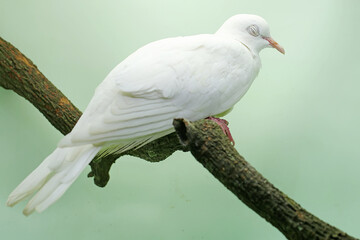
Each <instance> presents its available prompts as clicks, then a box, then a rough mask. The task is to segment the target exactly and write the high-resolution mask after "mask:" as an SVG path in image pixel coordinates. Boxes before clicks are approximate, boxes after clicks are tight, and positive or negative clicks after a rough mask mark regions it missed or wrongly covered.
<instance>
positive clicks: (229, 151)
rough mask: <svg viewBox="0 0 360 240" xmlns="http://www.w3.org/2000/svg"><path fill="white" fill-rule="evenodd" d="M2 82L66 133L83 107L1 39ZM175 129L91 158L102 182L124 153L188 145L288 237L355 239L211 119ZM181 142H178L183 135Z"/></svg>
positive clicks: (148, 156)
mask: <svg viewBox="0 0 360 240" xmlns="http://www.w3.org/2000/svg"><path fill="white" fill-rule="evenodd" d="M0 86H2V87H4V88H6V89H10V90H13V91H15V92H16V93H17V94H19V95H20V96H22V97H24V98H25V99H27V100H28V101H29V102H31V103H32V104H33V105H34V106H35V107H36V108H37V109H38V110H39V111H40V112H41V113H42V114H43V115H44V116H45V117H46V118H47V119H48V121H49V122H50V123H51V124H52V125H53V126H54V127H55V128H56V129H58V130H59V131H60V132H61V133H63V134H67V133H69V132H70V131H71V129H72V128H73V127H74V125H75V124H76V122H77V120H78V119H79V117H80V116H81V112H80V111H79V110H78V109H77V108H76V107H75V106H74V105H73V104H72V103H71V102H70V101H69V100H68V99H67V98H66V97H65V96H64V95H63V94H62V93H61V92H60V91H59V90H58V89H57V88H56V87H55V86H54V85H53V84H52V83H51V82H50V81H49V80H48V79H47V78H46V77H45V76H44V75H43V74H42V73H41V72H40V71H39V70H38V68H37V67H36V66H35V65H34V64H33V63H32V62H31V61H30V60H29V59H28V58H26V57H25V56H24V55H23V54H22V53H21V52H20V51H19V50H17V49H16V48H15V47H14V46H12V45H11V44H10V43H8V42H6V41H5V40H3V39H2V38H0ZM174 127H175V129H176V133H173V134H170V135H168V136H165V137H162V138H160V139H158V140H156V141H153V142H151V143H149V144H147V145H146V146H144V147H142V148H140V149H138V150H131V151H128V152H125V153H122V154H120V155H110V156H108V157H106V158H100V157H98V156H96V157H95V159H94V160H93V161H92V162H91V163H90V165H91V168H92V171H91V173H89V176H91V177H94V182H95V184H96V185H98V186H101V187H103V186H105V185H106V183H107V182H108V180H109V174H108V172H109V170H110V167H111V165H112V164H113V163H114V162H115V160H116V159H117V158H118V157H120V156H122V155H132V156H136V157H140V158H142V159H145V160H147V161H151V162H157V161H161V160H164V159H166V158H167V157H168V156H170V155H171V154H172V153H173V152H174V151H176V150H182V151H186V150H190V151H191V153H192V154H193V156H194V157H195V158H196V159H197V160H198V161H199V162H200V163H201V164H202V165H203V166H204V167H205V168H206V169H208V170H209V171H210V172H211V173H212V174H213V175H214V176H215V177H216V178H217V179H218V180H219V181H220V182H222V183H223V184H224V186H225V187H227V188H228V189H229V190H230V191H232V192H233V193H234V194H235V195H236V196H237V197H238V198H239V199H240V200H242V201H243V202H244V203H245V204H246V205H247V206H249V207H250V208H251V209H253V210H254V211H255V212H257V213H258V214H259V215H260V216H262V217H263V218H265V219H266V220H267V221H268V222H270V223H271V224H272V225H273V226H275V227H276V228H277V229H279V230H280V231H281V232H282V233H283V234H284V235H285V236H286V237H287V238H288V239H329V240H330V239H332V240H340V239H341V240H342V239H344V240H345V239H346V240H350V239H355V238H353V237H351V236H349V235H347V234H346V233H344V232H342V231H341V230H339V229H337V228H335V227H333V226H330V225H329V224H327V223H325V222H323V221H322V220H320V219H319V218H317V217H315V216H314V215H312V214H311V213H309V212H307V211H306V210H305V209H303V208H301V206H300V205H299V204H297V203H296V202H295V201H294V200H292V199H290V198H289V197H287V196H286V195H285V194H284V193H282V192H281V191H279V190H278V189H277V188H275V187H274V186H273V185H272V184H271V183H269V182H268V181H267V180H266V179H265V178H264V177H263V176H261V174H260V173H258V172H257V171H256V170H255V169H254V168H253V167H252V166H250V165H249V163H247V162H246V161H245V160H244V158H243V157H241V156H240V155H239V153H238V152H237V151H236V150H235V149H234V148H233V146H232V145H231V144H230V142H229V141H228V139H227V138H226V137H225V136H224V134H223V133H222V132H221V130H220V128H219V127H218V126H217V125H216V124H214V123H212V122H211V121H208V120H200V121H197V122H194V123H191V122H188V121H186V120H182V119H177V120H174ZM179 138H180V140H181V142H182V144H180V143H179V140H178V139H179Z"/></svg>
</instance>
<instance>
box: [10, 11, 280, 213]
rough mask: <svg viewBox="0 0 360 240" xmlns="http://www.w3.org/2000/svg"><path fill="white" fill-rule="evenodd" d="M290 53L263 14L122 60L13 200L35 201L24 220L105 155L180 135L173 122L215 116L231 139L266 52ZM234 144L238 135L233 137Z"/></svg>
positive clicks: (174, 39) (150, 46)
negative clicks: (236, 109)
mask: <svg viewBox="0 0 360 240" xmlns="http://www.w3.org/2000/svg"><path fill="white" fill-rule="evenodd" d="M267 47H270V48H274V49H276V50H278V51H279V52H281V53H283V54H285V51H284V48H283V47H281V46H280V45H279V44H278V43H277V42H276V41H275V40H274V39H273V38H272V37H271V35H270V30H269V25H268V23H267V22H266V21H265V20H264V19H263V18H262V17H260V16H257V15H251V14H238V15H235V16H232V17H230V18H229V19H228V20H226V21H225V22H224V23H223V24H222V25H221V26H220V28H219V29H218V30H217V31H216V32H215V33H213V34H198V35H192V36H179V37H171V38H166V39H162V40H158V41H155V42H151V43H149V44H147V45H145V46H143V47H141V48H139V49H138V50H136V51H135V52H134V53H132V54H131V55H129V56H128V57H127V58H125V59H124V60H123V61H122V62H120V63H119V64H118V65H117V66H116V67H115V68H114V69H113V70H112V71H111V72H110V73H109V74H108V75H107V76H106V78H105V79H104V80H103V81H102V82H101V83H100V85H99V86H98V87H97V88H96V90H95V93H94V96H93V97H92V99H91V100H90V103H89V104H88V106H87V107H86V109H85V111H84V112H83V114H82V116H81V117H80V119H79V120H78V122H77V123H76V125H75V127H74V128H73V129H72V131H71V132H70V133H69V134H67V135H66V136H64V137H63V138H62V139H61V140H60V142H59V143H58V145H57V147H56V149H55V150H54V151H53V152H52V153H51V154H50V155H49V156H48V157H46V158H45V160H44V161H43V162H42V163H41V164H40V165H39V166H38V167H37V168H36V169H35V170H34V171H33V172H31V173H30V175H29V176H27V177H26V178H25V179H24V180H23V181H22V182H21V183H20V184H19V185H18V186H17V187H16V188H15V189H14V190H13V191H12V193H11V194H10V195H9V197H8V200H7V205H8V206H14V205H15V204H17V203H18V202H20V201H22V200H24V199H26V198H28V197H29V196H31V195H33V196H32V198H31V199H30V200H29V201H28V203H27V205H26V206H25V208H24V210H23V214H24V215H26V216H27V215H30V214H31V213H33V212H34V211H37V212H42V211H44V210H45V209H47V208H48V207H49V206H50V205H52V204H53V203H54V202H56V201H57V200H58V199H59V198H60V197H61V196H62V195H63V194H64V193H65V191H66V190H67V189H68V188H69V187H70V185H72V184H73V182H74V181H75V180H76V179H77V178H78V176H79V175H80V173H81V172H82V171H83V170H84V169H85V167H86V166H87V165H88V164H89V163H90V162H91V160H92V159H93V158H94V157H95V156H96V155H97V154H98V155H100V156H106V155H109V154H111V153H121V152H124V151H127V150H129V149H136V148H140V147H142V146H144V145H145V144H147V143H149V142H151V141H153V140H155V139H157V138H160V137H162V136H165V135H167V134H170V133H172V132H174V131H175V130H174V127H173V125H172V122H173V119H175V118H185V119H188V120H190V121H196V120H199V119H204V118H209V119H211V120H214V121H216V122H217V123H218V124H219V125H220V126H221V127H222V129H223V130H224V132H225V133H227V131H228V130H227V129H226V126H225V125H226V123H227V122H226V121H225V120H222V119H219V117H222V116H224V115H226V114H227V113H229V112H230V111H231V110H232V108H233V106H234V105H235V104H236V103H237V102H238V101H239V100H240V99H241V98H242V97H243V95H244V94H245V93H246V92H247V90H248V89H249V87H250V85H251V84H252V82H253V81H254V79H255V78H256V76H257V75H258V73H259V70H260V68H261V60H260V56H259V53H260V51H261V50H262V49H264V48H267ZM227 135H228V136H229V138H230V140H231V141H233V140H232V137H231V135H229V134H227Z"/></svg>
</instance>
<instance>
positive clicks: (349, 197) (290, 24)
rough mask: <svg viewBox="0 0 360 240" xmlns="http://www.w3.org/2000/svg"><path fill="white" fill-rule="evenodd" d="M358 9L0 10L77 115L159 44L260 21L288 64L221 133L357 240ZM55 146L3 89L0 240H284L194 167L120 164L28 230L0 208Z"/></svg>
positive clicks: (181, 156) (220, 3)
mask: <svg viewBox="0 0 360 240" xmlns="http://www.w3.org/2000/svg"><path fill="white" fill-rule="evenodd" d="M359 10H360V1H358V0H319V1H313V0H311V1H310V0H303V1H285V0H274V1H260V0H253V1H243V0H212V1H204V0H198V1H193V0H191V1H190V0H182V1H179V0H178V1H175V0H166V1H165V0H136V1H134V0H132V1H130V0H127V1H125V0H123V1H115V0H113V1H110V0H104V1H100V0H98V1H95V0H93V1H89V0H88V1H85V0H81V1H80V0H79V1H70V0H64V1H55V0H53V1H49V0H32V1H26V0H16V1H14V0H0V34H1V35H0V36H1V37H3V38H4V39H5V40H7V41H9V42H11V43H12V44H13V45H14V46H15V47H17V48H18V49H19V50H20V51H22V52H23V53H24V54H25V55H26V56H27V57H28V58H30V59H31V60H32V61H33V62H34V63H35V64H36V65H37V66H38V68H39V69H40V70H41V71H42V72H43V73H44V75H45V76H46V77H48V78H49V80H50V81H52V82H53V83H54V84H55V85H56V86H57V87H58V88H59V89H60V90H61V91H63V93H64V94H65V95H66V96H67V97H69V99H70V100H71V101H72V102H73V103H74V104H75V105H76V106H77V107H78V108H79V109H80V110H84V109H85V107H86V105H87V103H88V102H89V100H90V98H91V97H92V95H93V92H94V89H95V87H96V86H97V85H98V84H99V83H100V82H101V81H102V80H103V79H104V77H105V76H106V75H107V73H108V72H109V71H110V70H111V69H112V68H113V67H114V66H116V65H117V64H118V63H119V62H120V61H122V60H123V59H124V58H125V57H126V56H128V55H129V54H131V53H132V52H133V51H135V50H136V49H138V48H139V47H141V46H143V45H145V44H147V43H149V42H151V41H154V40H158V39H161V38H166V37H172V36H179V35H193V34H198V33H213V32H215V31H216V30H217V29H218V28H219V27H220V25H221V24H222V23H223V22H224V21H225V20H226V19H227V18H229V17H230V16H232V15H235V14H238V13H253V14H258V15H260V16H262V17H264V18H265V19H266V20H267V21H268V23H269V24H270V27H271V32H272V36H273V38H274V39H275V40H276V41H278V42H279V43H280V44H281V45H282V46H283V47H284V48H285V50H286V55H285V56H283V55H281V54H280V53H278V52H277V51H274V50H270V49H265V50H264V51H263V52H262V53H261V57H262V63H263V67H262V70H261V71H260V74H259V76H258V78H257V79H256V81H255V82H254V84H253V85H252V87H251V88H250V90H249V92H248V93H247V94H246V95H245V97H244V98H243V99H242V100H241V101H240V102H239V103H238V104H237V105H236V107H235V109H234V110H233V112H231V113H230V114H229V115H228V116H227V117H226V119H227V120H229V122H230V128H231V130H232V134H233V136H234V139H235V142H236V148H237V150H238V151H239V152H240V153H241V154H242V155H243V156H244V157H245V158H246V159H247V160H248V161H249V162H250V163H251V164H252V165H253V166H254V167H255V168H256V169H257V170H258V171H259V172H260V173H262V174H263V175H264V176H265V177H266V178H267V179H269V181H270V182H272V183H273V184H274V185H275V186H276V187H278V188H279V189H281V190H282V191H283V192H285V193H286V194H288V195H289V196H290V197H291V198H293V199H294V200H296V201H297V202H298V203H300V204H301V205H302V206H303V207H304V208H305V209H307V210H308V211H310V212H312V213H314V214H315V215H317V216H318V217H320V218H321V219H323V220H325V221H327V222H329V223H330V224H332V225H335V226H337V227H338V228H340V229H342V230H343V231H346V232H347V233H349V234H351V235H354V236H356V237H360V228H359V226H360V223H359V221H358V219H359V215H360V191H359V189H360V179H359V168H360V161H359V158H360V150H359V143H360V126H359V122H360V109H359V102H360V94H359V90H360V68H359V66H360V65H359V63H360V60H359V56H360V47H359V37H360V33H359V23H360V15H359ZM60 138H61V134H60V133H59V132H58V131H57V130H56V129H55V128H53V127H52V126H51V125H50V124H49V122H48V121H47V120H46V119H45V118H44V117H43V116H42V115H41V114H40V113H39V112H38V111H37V110H36V109H35V108H34V107H33V106H32V105H31V104H30V103H28V102H27V101H25V100H24V99H22V98H21V97H19V96H17V95H16V94H15V93H14V92H11V91H7V90H4V89H2V88H0V151H1V168H0V176H1V181H0V232H1V235H2V236H3V237H4V239H5V238H6V239H21V238H23V239H88V240H91V239H99V238H101V239H207V240H211V239H214V240H215V239H267V240H269V239H276V240H278V239H285V238H284V236H283V235H282V234H281V233H280V232H279V231H278V230H276V229H275V228H274V227H272V226H271V225H270V224H269V223H267V222H266V221H265V220H263V219H262V218H261V217H259V216H258V215H257V214H255V213H254V212H253V211H252V210H250V209H249V208H248V207H246V206H245V205H244V204H243V203H242V202H241V201H239V200H238V199H237V198H236V197H235V196H234V195H233V194H232V193H231V192H229V191H228V190H227V189H226V188H224V187H223V186H222V184H221V183H219V182H218V181H217V180H216V179H214V177H213V176H212V175H211V174H210V173H209V172H207V170H206V169H204V168H203V167H202V166H201V165H200V164H199V163H198V162H196V160H194V159H193V158H192V156H191V155H190V154H189V153H181V152H177V153H175V154H174V155H173V156H171V157H170V158H168V159H166V160H165V161H163V162H160V163H148V162H145V161H143V160H141V159H136V158H132V157H123V158H121V159H119V160H118V161H117V163H116V164H115V165H114V166H113V168H112V169H111V180H110V182H109V184H108V185H107V186H106V187H105V188H103V189H101V188H98V187H96V186H95V185H94V184H93V182H92V179H88V178H87V177H86V174H87V173H88V171H89V169H90V168H87V169H86V171H85V172H84V173H83V174H82V175H81V176H80V178H79V179H78V181H76V182H75V184H73V186H72V187H71V188H70V189H69V190H68V192H67V193H66V194H65V195H64V196H63V197H62V198H61V199H60V200H59V201H58V202H57V203H56V204H54V205H53V206H51V207H50V208H49V209H48V210H47V211H45V212H44V213H42V214H36V213H35V214H34V215H32V216H30V217H28V218H26V217H24V216H23V215H22V214H21V211H22V208H23V207H24V206H25V203H20V204H19V205H18V206H16V207H14V208H8V207H6V206H5V201H6V199H7V196H8V194H9V193H10V192H11V191H12V190H13V188H14V187H15V186H17V184H18V183H20V181H21V180H23V178H24V177H25V176H27V174H28V173H29V172H31V171H32V170H33V169H34V168H35V167H36V166H37V165H38V164H39V163H40V162H41V161H42V160H43V159H44V158H45V157H46V156H47V155H48V154H49V153H51V152H52V151H53V149H54V148H55V146H56V144H57V142H58V141H59V140H60Z"/></svg>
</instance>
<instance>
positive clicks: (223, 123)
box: [206, 117, 235, 146]
mask: <svg viewBox="0 0 360 240" xmlns="http://www.w3.org/2000/svg"><path fill="white" fill-rule="evenodd" d="M206 119H209V120H211V121H214V122H215V123H216V124H217V125H219V126H220V127H221V129H222V131H223V132H224V134H225V135H226V136H227V137H228V138H229V140H230V142H231V144H232V145H233V146H234V145H235V141H234V139H233V137H232V136H231V133H230V129H229V127H228V125H229V122H228V121H226V120H225V119H221V118H216V117H207V118H206Z"/></svg>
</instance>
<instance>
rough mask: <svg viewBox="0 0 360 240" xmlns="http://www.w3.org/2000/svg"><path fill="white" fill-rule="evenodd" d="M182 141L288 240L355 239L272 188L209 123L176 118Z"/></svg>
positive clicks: (228, 186) (218, 130)
mask: <svg viewBox="0 0 360 240" xmlns="http://www.w3.org/2000/svg"><path fill="white" fill-rule="evenodd" d="M174 127H175V129H176V132H177V133H178V136H179V137H180V140H181V142H182V143H183V144H184V145H185V146H186V147H187V148H189V149H190V151H191V153H192V155H193V156H194V157H195V158H196V160H198V161H199V162H200V163H201V164H202V165H203V166H204V167H205V168H206V169H207V170H209V172H210V173H211V174H213V175H214V177H216V178H217V179H218V180H219V181H220V182H221V183H222V184H224V186H225V187H226V188H228V189H229V190H230V191H231V192H232V193H234V194H235V195H236V196H237V197H238V198H239V199H240V200H241V201H243V202H244V203H245V204H246V205H247V206H248V207H250V208H251V209H252V210H254V211H255V212H256V213H258V214H259V215H260V216H262V217H263V218H265V219H266V221H268V222H269V223H271V224H272V225H273V226H274V227H276V228H277V229H279V230H280V231H281V232H282V233H283V234H284V235H285V236H286V237H287V238H288V239H307V240H308V239H329V240H330V239H332V240H335V239H337V240H340V239H344V240H345V239H355V238H353V237H351V236H349V235H347V234H346V233H344V232H342V231H341V230H339V229H337V228H335V227H333V226H331V225H329V224H327V223H325V222H323V221H322V220H320V219H319V218H317V217H316V216H314V215H312V214H311V213H309V212H307V211H306V210H305V209H303V208H302V207H301V206H300V205H299V204H298V203H296V202H295V201H294V200H292V199H291V198H289V197H288V196H286V195H285V194H284V193H282V192H281V191H280V190H279V189H277V188H276V187H274V186H273V185H272V184H271V183H270V182H269V181H268V180H266V179H265V178H264V177H263V176H262V175H261V174H260V173H259V172H257V171H256V170H255V169H254V168H253V167H252V166H251V165H250V164H249V163H248V162H247V161H245V159H244V158H243V157H242V156H241V155H240V154H239V153H238V152H237V151H236V149H235V148H234V147H233V145H232V144H231V143H230V141H229V140H228V138H227V137H226V136H225V135H224V134H222V132H221V130H220V129H219V127H218V126H217V125H216V124H215V123H214V122H211V121H209V120H200V121H196V122H189V121H187V120H184V119H175V120H174Z"/></svg>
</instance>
